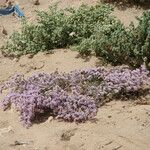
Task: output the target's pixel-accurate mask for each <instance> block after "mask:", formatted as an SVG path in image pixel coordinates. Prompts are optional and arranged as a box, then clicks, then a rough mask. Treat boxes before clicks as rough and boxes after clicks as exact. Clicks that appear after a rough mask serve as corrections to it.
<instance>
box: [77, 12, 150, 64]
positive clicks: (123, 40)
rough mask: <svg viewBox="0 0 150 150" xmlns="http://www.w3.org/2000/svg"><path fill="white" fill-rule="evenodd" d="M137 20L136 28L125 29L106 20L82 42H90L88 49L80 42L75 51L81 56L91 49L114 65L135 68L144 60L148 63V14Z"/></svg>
mask: <svg viewBox="0 0 150 150" xmlns="http://www.w3.org/2000/svg"><path fill="white" fill-rule="evenodd" d="M138 20H139V24H138V26H137V27H135V26H134V25H133V24H132V23H131V24H130V26H129V27H127V28H126V27H125V26H124V25H123V24H121V23H120V22H119V21H118V20H108V23H106V24H104V25H102V26H97V28H95V31H94V32H93V34H92V35H91V37H90V38H87V39H86V40H84V43H88V41H92V44H91V45H90V46H89V47H88V48H87V47H86V46H84V45H83V42H81V43H80V45H78V46H77V49H78V50H79V52H80V53H81V54H82V55H83V54H84V53H86V51H89V50H91V49H92V50H93V51H95V53H96V55H97V56H101V57H103V58H104V59H105V60H107V61H109V62H111V63H112V64H114V65H118V64H128V65H131V66H133V67H137V66H140V65H141V64H142V63H143V61H144V59H145V58H146V63H149V62H150V53H149V50H150V12H149V11H147V12H144V13H143V15H142V17H141V18H138Z"/></svg>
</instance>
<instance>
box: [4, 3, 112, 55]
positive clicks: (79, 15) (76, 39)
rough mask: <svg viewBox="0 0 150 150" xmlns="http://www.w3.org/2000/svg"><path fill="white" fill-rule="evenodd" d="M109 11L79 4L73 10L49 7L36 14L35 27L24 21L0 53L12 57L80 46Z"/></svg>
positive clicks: (108, 7)
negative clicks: (19, 30)
mask: <svg viewBox="0 0 150 150" xmlns="http://www.w3.org/2000/svg"><path fill="white" fill-rule="evenodd" d="M112 10H113V8H112V6H110V5H100V4H98V5H96V6H87V5H81V6H80V7H79V8H78V9H77V10H76V9H74V8H70V9H66V10H62V9H58V7H57V5H53V6H51V7H49V11H48V12H44V11H38V12H37V15H38V20H37V24H30V23H28V22H27V21H25V20H24V21H23V24H22V29H21V32H20V33H18V32H15V33H13V34H12V36H11V37H10V41H8V43H7V44H6V46H4V47H3V49H2V51H3V53H5V55H8V56H9V55H15V56H16V55H22V54H27V53H37V52H38V51H46V50H51V49H54V48H60V47H61V48H62V47H66V46H68V45H73V44H77V43H80V42H81V41H82V40H83V39H84V38H88V37H90V36H91V34H92V33H93V31H94V28H95V24H97V23H99V24H101V23H102V22H104V21H105V19H106V18H108V17H109V14H110V12H111V11H112ZM71 33H74V34H73V35H72V34H71Z"/></svg>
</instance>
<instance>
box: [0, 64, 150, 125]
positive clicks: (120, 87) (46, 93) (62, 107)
mask: <svg viewBox="0 0 150 150" xmlns="http://www.w3.org/2000/svg"><path fill="white" fill-rule="evenodd" d="M148 74H149V71H148V70H147V69H146V68H145V66H142V67H141V68H139V69H135V70H130V69H129V68H128V67H117V68H111V69H110V68H92V69H86V70H78V71H77V70H76V71H73V72H70V73H64V74H59V73H58V72H55V73H52V74H45V73H40V74H36V75H33V76H31V77H28V78H25V77H24V76H23V75H16V76H14V77H12V78H11V79H10V80H9V81H6V82H4V83H3V84H1V88H0V92H3V90H7V92H8V93H7V95H6V97H5V98H4V99H3V100H2V101H0V104H1V106H2V108H3V109H4V110H6V109H7V108H8V107H10V106H11V105H13V106H14V107H15V108H16V109H17V110H18V111H19V112H20V116H21V121H22V122H23V124H24V125H25V126H26V127H29V126H30V125H31V124H32V123H33V121H34V119H35V117H36V115H37V113H44V112H45V111H46V112H47V111H49V112H51V115H52V116H53V117H56V118H58V119H63V120H65V121H70V122H72V121H75V122H84V121H86V120H88V119H91V118H93V117H94V116H95V115H96V113H97V108H98V107H99V104H100V103H102V102H104V100H105V99H108V98H113V96H117V95H118V96H121V95H122V94H125V93H132V94H134V93H135V92H136V93H137V92H139V91H140V90H142V89H144V86H145V85H146V84H148V83H149V79H150V78H149V76H148Z"/></svg>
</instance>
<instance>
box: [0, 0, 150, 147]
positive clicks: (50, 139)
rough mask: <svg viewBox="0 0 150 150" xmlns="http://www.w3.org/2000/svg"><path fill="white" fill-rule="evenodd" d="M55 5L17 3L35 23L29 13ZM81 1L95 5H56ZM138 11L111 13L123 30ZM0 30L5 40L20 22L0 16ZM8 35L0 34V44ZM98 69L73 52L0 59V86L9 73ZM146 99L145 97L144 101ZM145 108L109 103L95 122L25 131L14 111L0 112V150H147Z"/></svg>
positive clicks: (149, 121) (148, 108)
mask: <svg viewBox="0 0 150 150" xmlns="http://www.w3.org/2000/svg"><path fill="white" fill-rule="evenodd" d="M53 2H56V0H53V1H51V0H42V1H41V4H40V6H33V4H32V0H24V1H21V0H19V3H20V6H21V8H23V11H24V12H25V15H26V16H27V18H28V19H29V20H30V21H34V20H35V17H36V15H35V12H34V10H35V9H40V10H47V9H48V5H50V4H52V3H53ZM82 2H86V3H88V4H90V5H91V4H95V3H96V0H62V1H61V2H60V4H59V6H60V7H63V8H64V7H67V6H75V7H78V6H79V5H80V4H81V3H82ZM142 12H143V10H142V9H135V8H129V9H126V10H124V11H121V10H118V9H117V8H116V9H115V11H114V13H113V14H114V15H116V16H117V17H118V18H119V19H121V21H122V22H123V23H124V24H125V25H129V23H130V21H133V22H134V23H135V24H136V19H135V16H140V15H141V14H142ZM2 26H4V27H5V29H6V30H7V32H8V36H9V35H10V34H11V33H12V32H13V30H19V29H20V20H19V19H18V18H16V17H14V16H12V15H10V16H5V17H0V28H1V27H2ZM8 36H4V35H3V34H2V33H1V32H0V45H2V44H3V43H4V42H5V41H6V40H7V39H8ZM98 64H99V65H100V64H101V62H100V60H98V59H97V58H95V57H91V58H89V59H88V60H84V59H81V58H78V57H77V52H73V51H70V50H65V49H61V50H55V51H54V53H53V54H44V53H38V54H37V55H35V56H34V57H33V58H32V59H31V58H28V56H22V57H21V58H20V59H19V60H17V59H13V60H10V59H8V58H4V57H3V56H2V55H0V82H2V81H4V80H6V79H7V78H8V77H10V76H12V75H13V74H15V73H23V74H25V75H26V76H29V75H31V74H33V73H35V72H47V73H50V72H53V71H55V70H56V69H57V70H58V71H62V72H69V71H71V70H75V69H82V68H89V67H95V66H97V65H98ZM147 99H149V97H147ZM149 133H150V105H135V104H134V103H133V102H131V101H130V102H122V101H112V102H110V103H108V104H106V105H105V106H103V107H101V108H100V109H99V111H98V114H97V116H96V118H95V119H94V120H93V121H88V122H86V123H84V124H78V125H77V124H75V123H66V122H58V121H57V120H53V119H52V118H51V117H49V118H48V119H47V120H45V119H44V120H41V121H40V123H34V124H33V126H32V127H30V128H29V129H25V128H23V127H22V125H21V123H20V122H19V116H18V114H17V112H15V110H13V109H11V110H8V111H5V112H3V111H1V110H0V150H149V149H150V134H149Z"/></svg>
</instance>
